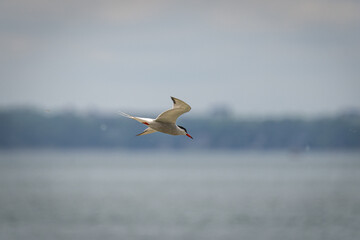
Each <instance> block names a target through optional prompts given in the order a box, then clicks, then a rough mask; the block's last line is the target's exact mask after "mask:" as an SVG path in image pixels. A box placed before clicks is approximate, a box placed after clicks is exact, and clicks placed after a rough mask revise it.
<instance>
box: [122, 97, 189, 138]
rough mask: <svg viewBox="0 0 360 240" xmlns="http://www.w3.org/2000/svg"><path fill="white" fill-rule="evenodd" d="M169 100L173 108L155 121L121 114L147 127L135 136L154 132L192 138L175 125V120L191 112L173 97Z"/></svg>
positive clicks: (182, 128)
mask: <svg viewBox="0 0 360 240" xmlns="http://www.w3.org/2000/svg"><path fill="white" fill-rule="evenodd" d="M171 99H172V101H173V103H174V105H173V108H171V109H169V110H167V111H165V112H163V113H161V114H160V115H159V116H158V117H157V118H156V119H152V118H143V117H134V116H130V115H128V114H126V113H121V114H122V115H123V116H125V117H128V118H131V119H134V120H136V121H138V122H140V123H142V124H145V125H147V126H148V128H147V129H145V131H144V132H142V133H140V134H138V135H137V136H141V135H145V134H150V133H154V132H162V133H166V134H170V135H186V136H188V137H190V138H192V137H191V136H190V134H188V133H187V131H186V129H185V128H184V127H182V126H178V125H176V120H177V118H178V117H179V116H180V115H182V114H183V113H186V112H189V111H190V110H191V107H190V106H189V105H188V104H187V103H185V102H184V101H181V100H180V99H177V98H174V97H171Z"/></svg>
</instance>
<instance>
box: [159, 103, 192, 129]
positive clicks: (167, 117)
mask: <svg viewBox="0 0 360 240" xmlns="http://www.w3.org/2000/svg"><path fill="white" fill-rule="evenodd" d="M171 100H172V101H173V102H174V105H173V108H172V109H169V110H167V111H165V112H163V113H161V114H160V115H159V116H158V117H157V118H156V119H155V121H158V122H164V123H176V120H177V119H178V117H179V116H180V115H182V114H184V113H186V112H189V111H190V110H191V107H190V106H189V105H188V104H187V103H185V102H184V101H181V100H180V99H177V98H174V97H171Z"/></svg>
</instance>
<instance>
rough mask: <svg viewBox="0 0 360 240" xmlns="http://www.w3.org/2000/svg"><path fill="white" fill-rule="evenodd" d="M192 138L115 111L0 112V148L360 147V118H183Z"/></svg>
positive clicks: (303, 148) (179, 122) (294, 149)
mask: <svg viewBox="0 0 360 240" xmlns="http://www.w3.org/2000/svg"><path fill="white" fill-rule="evenodd" d="M178 124H179V125H182V126H185V127H186V128H187V130H188V132H189V133H190V134H191V135H192V136H193V137H194V140H191V139H189V138H187V137H186V136H170V135H166V134H160V133H154V134H150V135H145V136H141V137H136V136H135V135H136V134H137V133H140V132H142V131H143V130H144V129H145V126H143V125H141V124H139V123H138V122H135V121H133V120H131V119H127V118H124V117H121V116H118V115H116V114H114V115H112V116H106V115H101V114H86V115H80V114H76V113H74V112H62V113H51V112H41V111H37V110H34V109H10V110H9V109H8V110H0V148H3V149H4V148H129V149H140V148H172V149H182V148H189V149H286V150H292V151H304V150H308V149H359V148H360V116H359V115H358V114H345V115H339V116H336V117H324V118H318V119H312V120H304V119H296V118H287V119H280V120H270V119H268V120H245V119H235V118H219V117H218V118H205V117H203V118H193V119H191V118H183V119H179V121H178Z"/></svg>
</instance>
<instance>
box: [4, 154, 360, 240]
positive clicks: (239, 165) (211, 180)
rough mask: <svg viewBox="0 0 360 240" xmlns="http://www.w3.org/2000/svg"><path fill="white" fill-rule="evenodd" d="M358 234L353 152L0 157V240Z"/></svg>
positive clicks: (357, 166) (358, 172) (359, 183)
mask: <svg viewBox="0 0 360 240" xmlns="http://www.w3.org/2000/svg"><path fill="white" fill-rule="evenodd" d="M359 229H360V153H359V152H350V153H349V152H347V153H345V152H344V153H341V152H327V153H303V154H291V153H286V152H262V153H261V152H260V153H257V152H151V151H150V152H145V151H144V152H138V153H135V152H126V151H67V152H61V151H1V152H0V239H1V240H13V239H26V240H32V239H34V240H35V239H36V240H50V239H51V240H53V239H54V240H56V239H84V240H85V239H86V240H89V239H104V240H105V239H106V240H112V239H130V240H131V239H136V240H137V239H157V240H162V239H175V240H176V239H207V240H208V239H210V240H211V239H222V240H226V239H242V240H246V239H274V240H275V239H276V240H279V239H301V240H303V239H307V240H309V239H326V240H331V239H334V240H335V239H336V240H339V239H341V240H353V239H360V230H359Z"/></svg>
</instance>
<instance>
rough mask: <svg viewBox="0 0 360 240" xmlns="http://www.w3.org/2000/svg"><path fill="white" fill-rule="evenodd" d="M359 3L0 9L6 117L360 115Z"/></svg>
mask: <svg viewBox="0 0 360 240" xmlns="http://www.w3.org/2000/svg"><path fill="white" fill-rule="evenodd" d="M359 13H360V1H357V0H338V1H337V0H294V1H290V0H272V1H268V0H255V1H220V0H219V1H169V0H164V1H107V0H99V1H85V0H83V1H74V0H62V1H45V0H33V1H32V0H17V1H11V0H4V1H1V2H0V53H1V54H0V63H1V64H0V107H6V106H13V105H34V106H37V107H40V108H46V109H58V108H64V107H66V108H67V107H73V108H75V109H85V110H86V109H94V108H95V109H100V110H111V111H112V110H119V109H122V110H134V111H142V110H146V109H153V110H156V111H158V110H164V109H166V108H168V107H170V106H171V100H170V98H169V96H175V97H178V98H180V99H183V100H185V101H186V102H188V103H189V104H190V105H191V106H192V107H193V110H192V111H193V112H205V111H208V110H209V109H211V108H212V104H216V105H228V106H229V107H230V108H231V109H232V110H233V111H234V112H236V114H238V115H249V114H252V115H254V114H255V115H277V114H306V115H317V114H324V113H325V114H326V113H334V112H337V111H341V110H343V109H349V108H360V14H359Z"/></svg>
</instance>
